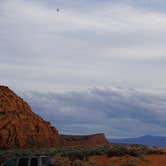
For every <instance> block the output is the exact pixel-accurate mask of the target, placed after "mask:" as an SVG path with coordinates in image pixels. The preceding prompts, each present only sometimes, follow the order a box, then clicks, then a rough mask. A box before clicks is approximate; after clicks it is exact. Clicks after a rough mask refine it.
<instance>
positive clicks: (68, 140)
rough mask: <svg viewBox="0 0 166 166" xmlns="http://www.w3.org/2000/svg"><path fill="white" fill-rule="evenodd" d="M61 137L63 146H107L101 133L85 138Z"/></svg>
mask: <svg viewBox="0 0 166 166" xmlns="http://www.w3.org/2000/svg"><path fill="white" fill-rule="evenodd" d="M61 137H62V138H63V144H64V145H65V146H100V145H108V144H109V142H108V141H107V139H106V138H105V135H104V134H103V133H101V134H94V135H87V136H75V135H61Z"/></svg>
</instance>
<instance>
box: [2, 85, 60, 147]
mask: <svg viewBox="0 0 166 166" xmlns="http://www.w3.org/2000/svg"><path fill="white" fill-rule="evenodd" d="M60 145H61V143H60V137H59V134H58V131H57V130H56V128H54V127H52V126H51V125H50V123H49V122H46V121H44V120H43V119H42V118H41V117H40V116H38V115H36V114H35V113H33V112H32V111H31V108H30V106H29V105H28V104H27V103H26V102H25V101H24V100H23V99H22V98H20V97H18V96H17V95H16V94H15V93H14V92H12V91H11V90H10V89H9V88H8V87H5V86H0V148H35V147H38V148H44V147H59V146H60Z"/></svg>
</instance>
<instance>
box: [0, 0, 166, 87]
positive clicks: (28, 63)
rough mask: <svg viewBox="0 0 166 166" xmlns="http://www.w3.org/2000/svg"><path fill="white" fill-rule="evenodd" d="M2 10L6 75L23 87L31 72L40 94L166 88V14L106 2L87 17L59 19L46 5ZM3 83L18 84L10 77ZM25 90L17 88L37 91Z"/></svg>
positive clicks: (5, 5)
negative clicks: (58, 89) (117, 87)
mask: <svg viewBox="0 0 166 166" xmlns="http://www.w3.org/2000/svg"><path fill="white" fill-rule="evenodd" d="M50 3H51V2H50ZM79 3H80V4H81V5H83V4H82V1H79V2H77V4H79ZM1 4H2V5H1V6H0V13H1V15H0V19H1V21H0V28H1V32H0V38H1V40H0V49H1V55H0V60H1V62H0V64H1V69H2V68H3V71H5V72H6V71H8V72H9V75H13V77H14V76H15V77H17V79H18V80H19V81H18V82H21V81H23V80H22V78H24V77H25V76H24V75H25V74H24V72H26V74H27V76H28V78H29V80H34V81H36V82H35V83H34V85H35V86H34V88H35V89H36V88H37V87H40V88H41V89H43V88H44V87H47V88H48V87H56V86H58V87H59V84H60V85H61V87H62V89H63V88H65V87H66V89H67V88H70V87H71V86H72V87H85V88H87V87H89V86H90V87H91V86H109V85H110V84H112V83H114V84H118V83H119V82H121V83H120V84H123V85H124V84H125V85H126V86H132V87H134V86H137V87H142V88H144V87H145V88H147V87H150V88H156V87H160V86H164V85H165V83H166V79H165V78H164V75H163V74H164V73H165V72H166V67H164V66H165V65H162V67H161V63H162V64H165V63H166V58H165V57H166V49H165V45H164V43H165V42H166V39H165V36H164V34H165V33H166V14H165V13H160V12H159V11H148V10H146V9H143V8H136V7H133V6H130V5H128V4H122V3H106V2H105V3H96V4H94V5H92V4H91V5H90V7H89V8H88V9H87V10H85V11H84V10H82V9H81V10H79V9H74V8H68V7H66V6H65V7H64V8H62V9H61V10H60V12H59V13H58V12H57V11H56V10H55V9H56V7H50V6H51V5H48V6H46V5H45V3H42V2H41V1H23V0H13V1H9V0H8V1H2V2H1ZM73 5H74V4H73ZM81 5H80V6H81ZM92 6H93V8H92ZM89 9H91V10H89ZM2 64H3V65H2ZM149 64H152V65H151V66H150V65H149ZM9 66H10V67H9ZM16 66H17V67H16ZM18 70H19V71H18ZM1 73H2V71H1ZM153 73H155V74H156V78H154V74H153ZM48 76H49V77H48ZM34 78H38V80H40V81H37V79H34ZM46 78H48V79H46ZM53 78H54V79H53ZM64 78H66V79H64ZM78 78H79V79H80V80H81V81H82V83H81V81H78ZM81 78H82V79H81ZM41 80H42V86H40V85H38V84H41ZM83 80H84V81H83ZM2 81H3V82H4V83H8V84H9V85H11V86H12V84H13V83H12V80H11V81H10V77H8V78H6V76H4V77H2ZM20 84H21V83H20ZM20 84H19V83H18V85H17V87H20V86H21V88H23V87H22V86H23V85H24V86H25V88H28V89H31V88H32V87H33V83H31V84H30V83H29V84H26V83H25V84H21V85H20ZM40 88H39V89H40ZM47 88H45V89H47ZM50 89H51V88H50Z"/></svg>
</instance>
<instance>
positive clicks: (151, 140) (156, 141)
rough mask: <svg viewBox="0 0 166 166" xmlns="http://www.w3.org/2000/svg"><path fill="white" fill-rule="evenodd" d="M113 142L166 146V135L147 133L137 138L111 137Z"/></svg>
mask: <svg viewBox="0 0 166 166" xmlns="http://www.w3.org/2000/svg"><path fill="white" fill-rule="evenodd" d="M109 141H110V142H111V143H125V144H142V145H147V146H158V147H163V148H166V137H160V136H151V135H145V136H143V137H136V138H122V139H109Z"/></svg>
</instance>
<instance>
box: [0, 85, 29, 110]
mask: <svg viewBox="0 0 166 166" xmlns="http://www.w3.org/2000/svg"><path fill="white" fill-rule="evenodd" d="M23 111H27V112H32V111H31V108H30V106H29V105H28V104H27V103H26V102H25V101H24V100H23V99H22V98H20V97H19V96H17V95H16V94H15V93H14V92H13V91H11V90H10V89H9V88H8V87H7V86H0V112H4V113H5V112H6V113H7V112H15V113H16V112H23Z"/></svg>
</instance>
